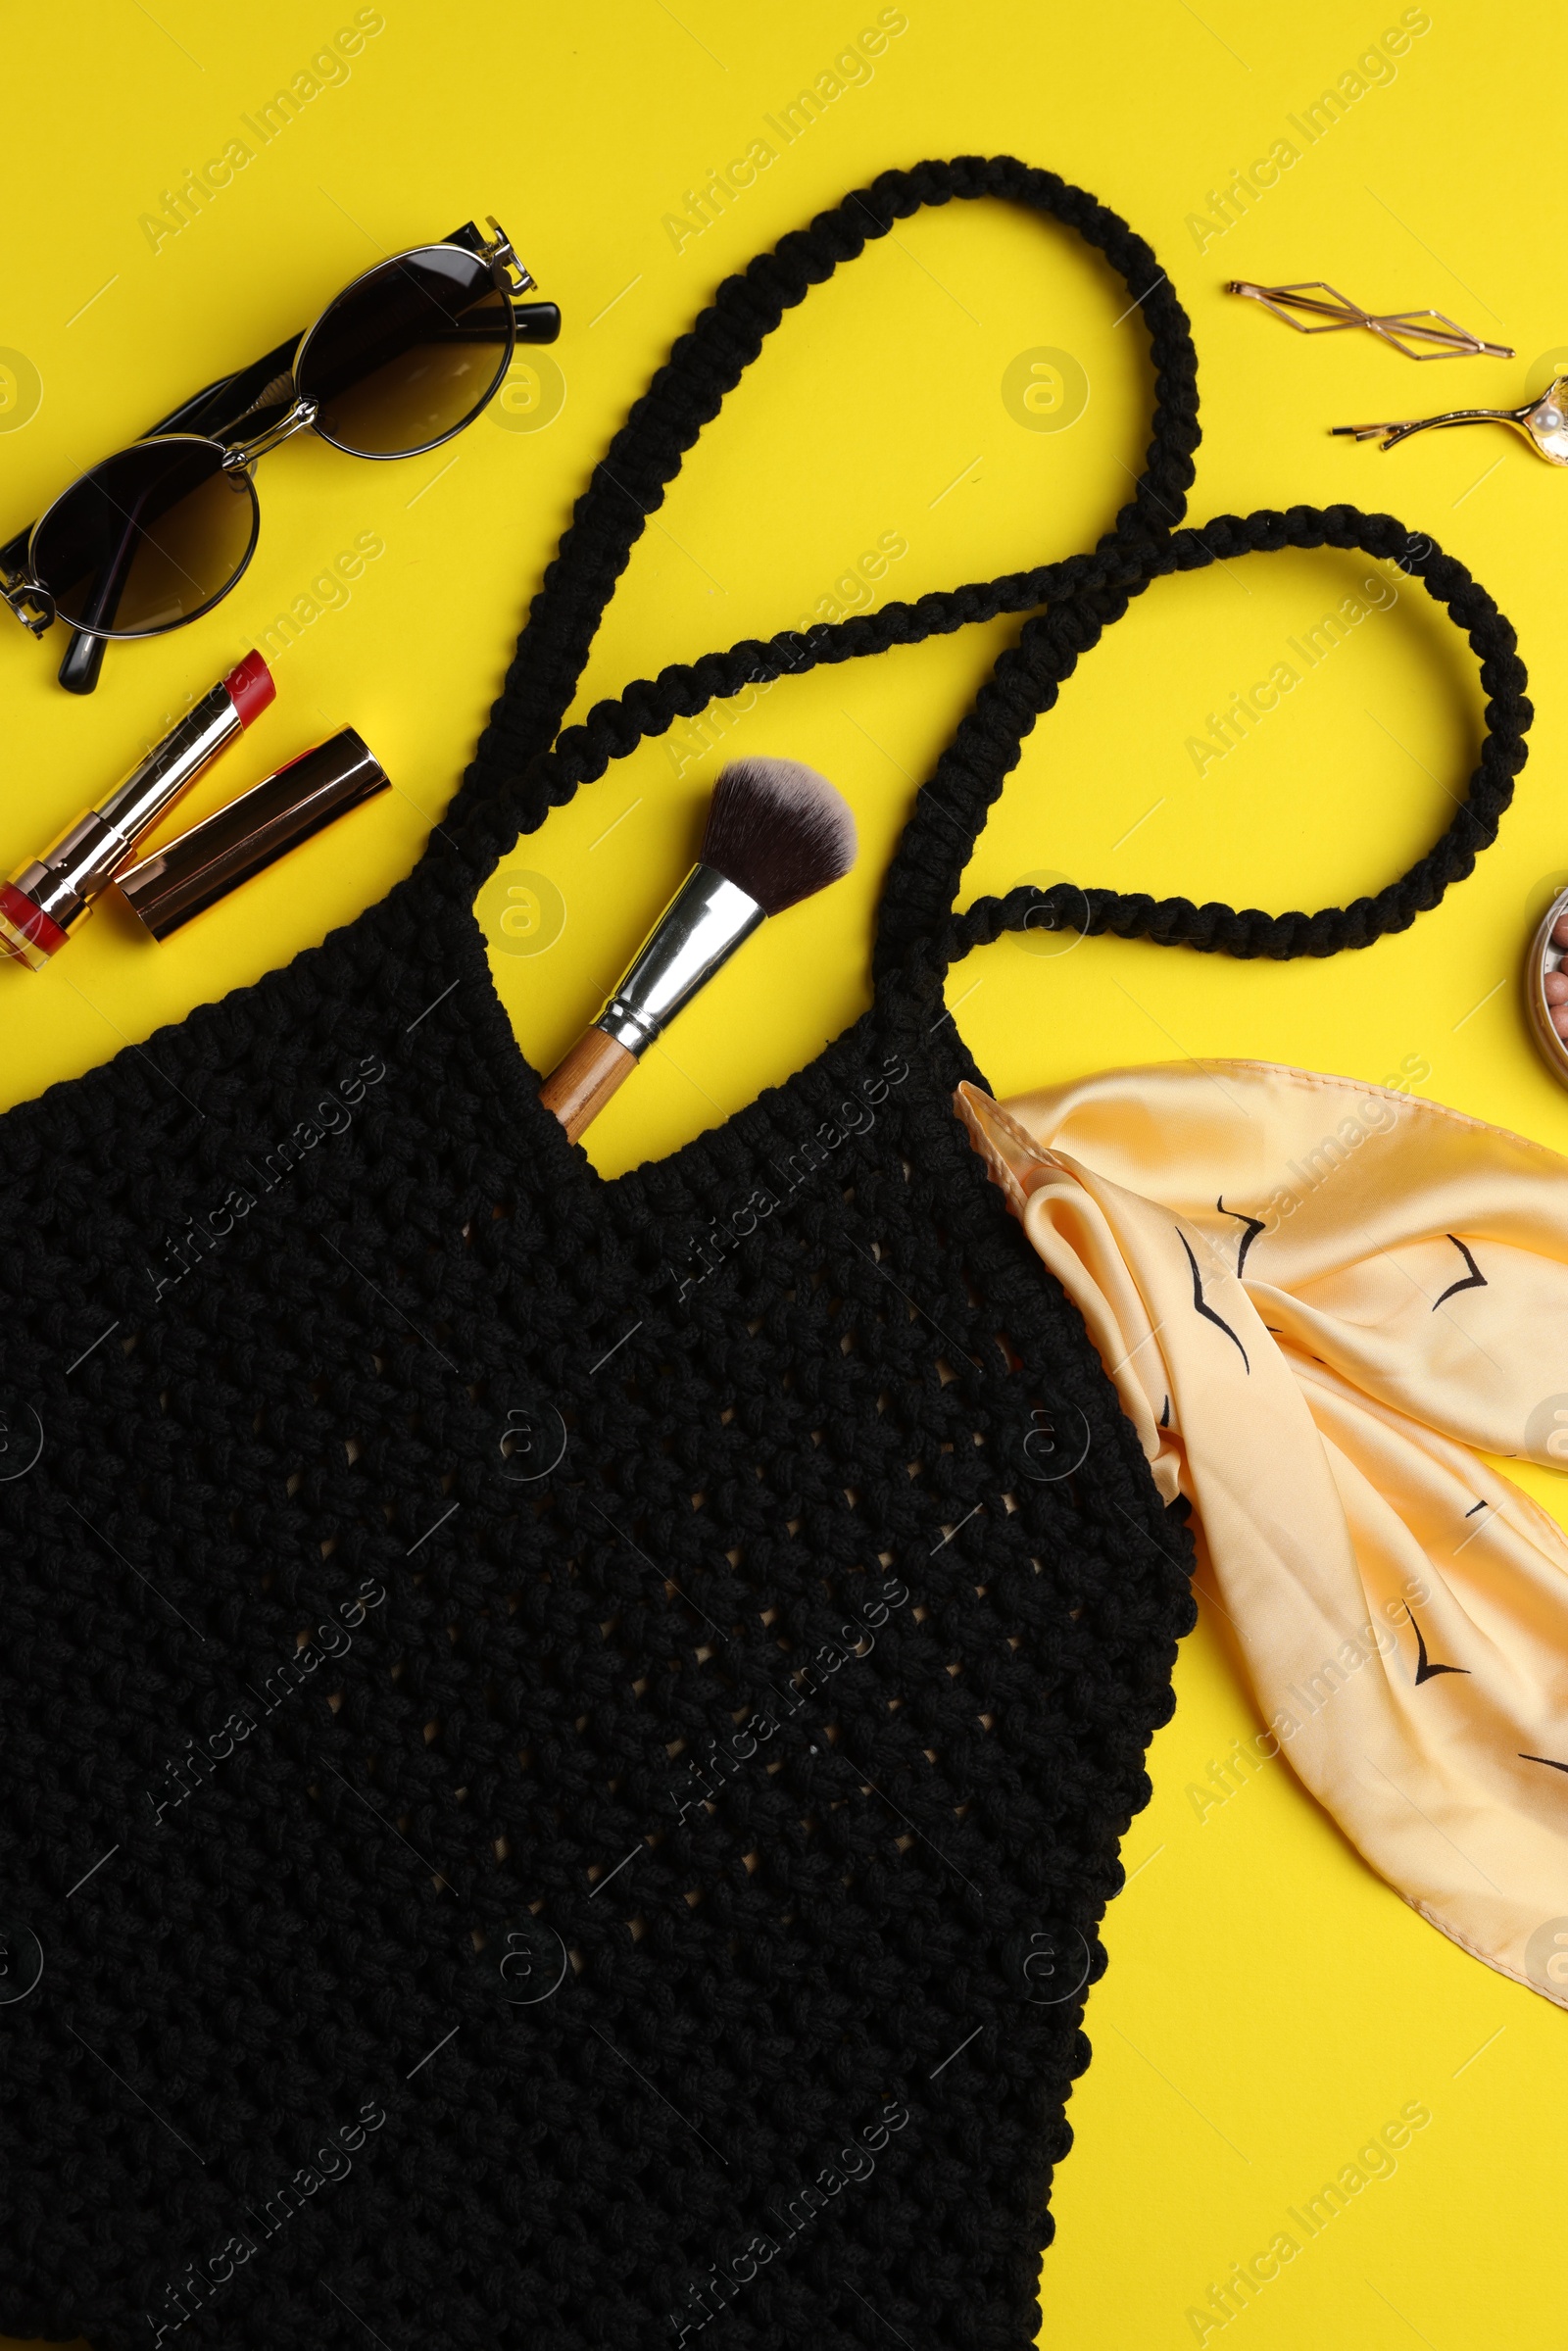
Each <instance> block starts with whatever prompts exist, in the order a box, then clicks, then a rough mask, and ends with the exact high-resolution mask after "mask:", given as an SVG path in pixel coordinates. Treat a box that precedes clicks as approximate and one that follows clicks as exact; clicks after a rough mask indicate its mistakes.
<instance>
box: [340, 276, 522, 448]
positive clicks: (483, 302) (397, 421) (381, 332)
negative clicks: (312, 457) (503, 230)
mask: <svg viewBox="0 0 1568 2351" xmlns="http://www.w3.org/2000/svg"><path fill="white" fill-rule="evenodd" d="M512 343H513V322H512V305H511V303H510V302H509V301H508V299H507V297H506V294H505V293H504V292H503V291H502V289H501V287H500V286H499V285H498V284H497V283H496V280H495V277H494V276H493V275H492V273H491V269H490V265H489V263H488V262H483V261H480V260H479V259H478V258H477V256H476V255H473V254H469V253H464V252H463V251H462V250H461V249H460V248H459V247H457V246H454V245H426V246H424V247H422V248H421V249H420V251H418V252H417V253H405V254H400V255H399V257H398V259H397V260H396V261H390V262H382V263H380V264H379V266H378V267H377V268H375V269H370V270H368V271H367V273H366V275H365V276H364V277H361V278H359V279H357V280H356V282H355V283H354V284H353V285H351V286H350V287H348V288H347V290H346V291H345V292H344V293H341V294H340V295H339V296H338V298H337V300H336V301H335V302H334V303H333V304H331V306H330V307H329V308H328V309H327V310H325V311H323V312H322V314H321V317H320V318H319V321H318V322H317V324H316V325H315V326H314V327H313V328H312V329H311V332H310V334H309V335H308V336H307V338H306V341H305V345H304V348H303V349H302V351H301V353H300V356H299V363H298V366H297V367H296V369H295V381H296V383H297V384H298V386H299V390H300V395H301V397H302V399H305V400H314V401H315V402H316V404H317V414H316V429H317V431H318V432H319V433H320V434H321V435H322V437H323V439H325V440H328V441H331V442H333V443H334V444H335V445H336V447H337V448H339V449H346V450H349V451H350V452H351V453H352V454H353V455H354V456H356V457H412V456H413V454H414V453H415V451H416V450H419V449H431V448H434V446H435V444H436V443H437V442H438V441H444V440H446V439H447V437H448V435H449V434H451V433H455V432H456V431H457V430H458V428H459V426H460V425H464V424H466V423H467V422H468V420H469V418H470V417H473V416H477V415H478V413H479V411H480V410H481V409H482V408H483V407H484V404H485V402H486V401H487V400H488V399H489V398H490V395H491V393H492V392H493V391H494V390H495V388H496V386H497V384H498V383H499V382H500V381H501V378H502V376H503V375H504V374H505V373H506V370H507V363H508V361H509V360H510V358H511V356H512Z"/></svg>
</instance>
